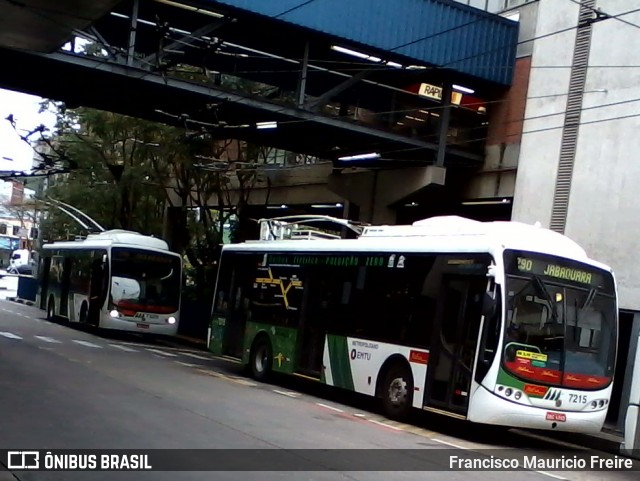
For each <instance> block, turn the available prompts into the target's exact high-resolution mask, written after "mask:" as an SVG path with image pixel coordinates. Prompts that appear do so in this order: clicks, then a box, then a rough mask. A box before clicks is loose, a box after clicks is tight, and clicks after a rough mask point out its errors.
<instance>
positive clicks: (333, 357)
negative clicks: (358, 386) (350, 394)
mask: <svg viewBox="0 0 640 481" xmlns="http://www.w3.org/2000/svg"><path fill="white" fill-rule="evenodd" d="M327 346H328V347H329V360H330V361H331V375H332V377H333V385H334V386H337V387H341V388H344V389H349V390H351V391H353V377H352V375H351V364H350V363H349V348H348V346H347V338H346V337H343V336H333V335H331V334H329V335H327Z"/></svg>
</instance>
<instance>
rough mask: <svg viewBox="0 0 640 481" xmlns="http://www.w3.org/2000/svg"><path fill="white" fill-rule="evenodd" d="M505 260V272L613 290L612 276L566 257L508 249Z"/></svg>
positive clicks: (608, 290)
mask: <svg viewBox="0 0 640 481" xmlns="http://www.w3.org/2000/svg"><path fill="white" fill-rule="evenodd" d="M505 261H506V262H505V266H506V270H507V273H509V272H511V273H522V274H531V275H536V276H540V277H546V278H551V279H556V280H558V281H568V282H571V283H575V284H580V285H583V286H591V287H597V288H599V289H603V290H605V291H607V292H611V293H612V292H613V290H614V288H613V277H612V276H611V275H610V274H609V273H607V272H605V271H603V270H599V269H596V268H592V267H590V266H587V265H584V264H581V263H578V262H572V261H570V260H567V259H562V258H557V257H553V256H546V255H542V254H534V253H531V252H523V251H510V252H509V251H508V252H507V253H505Z"/></svg>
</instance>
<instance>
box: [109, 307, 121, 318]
mask: <svg viewBox="0 0 640 481" xmlns="http://www.w3.org/2000/svg"><path fill="white" fill-rule="evenodd" d="M109 315H110V316H111V317H118V316H119V313H118V311H116V310H115V309H114V310H113V311H111V312H109Z"/></svg>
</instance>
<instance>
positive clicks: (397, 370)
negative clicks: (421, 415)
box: [381, 364, 413, 419]
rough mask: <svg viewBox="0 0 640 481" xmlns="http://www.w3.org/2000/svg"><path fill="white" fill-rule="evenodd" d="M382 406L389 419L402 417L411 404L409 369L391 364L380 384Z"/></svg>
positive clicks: (405, 414)
mask: <svg viewBox="0 0 640 481" xmlns="http://www.w3.org/2000/svg"><path fill="white" fill-rule="evenodd" d="M381 394H382V406H383V409H384V412H385V414H386V415H387V416H388V417H390V418H391V419H403V418H406V416H407V415H408V414H409V411H410V410H411V407H412V404H413V379H412V377H411V373H410V372H409V370H408V369H407V368H406V367H405V366H403V365H401V364H396V365H395V366H392V367H391V368H390V369H389V370H388V371H387V373H386V376H385V378H384V384H383V385H382V393H381Z"/></svg>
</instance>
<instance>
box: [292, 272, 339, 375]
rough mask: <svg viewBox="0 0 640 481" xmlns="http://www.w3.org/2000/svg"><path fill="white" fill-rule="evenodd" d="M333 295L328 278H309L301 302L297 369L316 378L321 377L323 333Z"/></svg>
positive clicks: (329, 313) (329, 314)
mask: <svg viewBox="0 0 640 481" xmlns="http://www.w3.org/2000/svg"><path fill="white" fill-rule="evenodd" d="M332 296H333V292H332V286H331V280H328V279H323V278H320V277H311V276H310V277H309V280H308V285H307V288H306V289H305V292H304V295H303V301H302V302H303V314H302V316H301V319H300V321H301V322H300V329H299V333H300V340H299V342H298V368H299V370H300V371H301V372H302V373H304V374H308V375H309V376H314V377H317V378H320V374H321V371H322V354H323V352H322V350H323V348H324V338H325V332H326V330H325V329H324V326H325V325H326V324H327V322H328V318H329V317H330V316H331V312H330V310H331V307H332V304H333V302H332Z"/></svg>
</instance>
